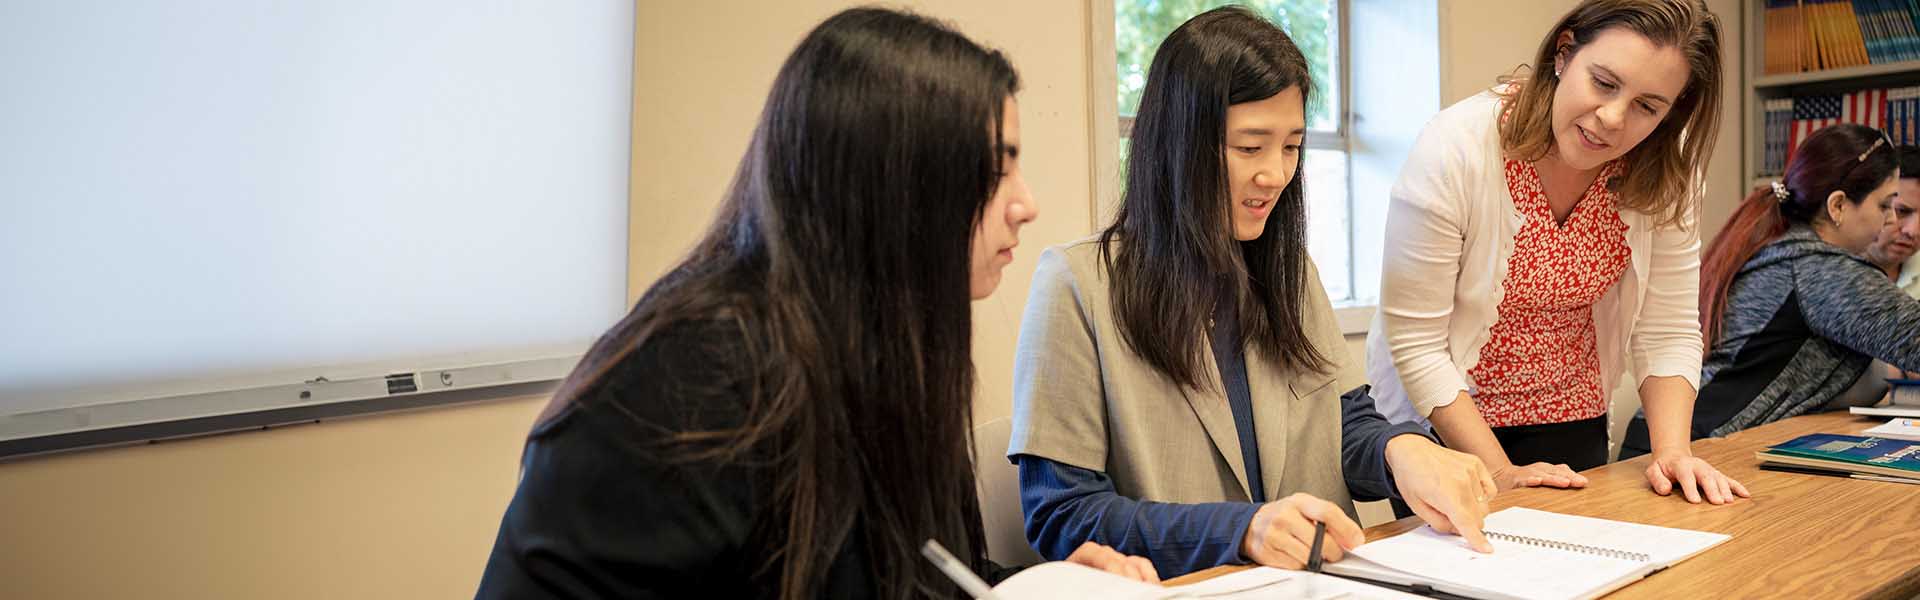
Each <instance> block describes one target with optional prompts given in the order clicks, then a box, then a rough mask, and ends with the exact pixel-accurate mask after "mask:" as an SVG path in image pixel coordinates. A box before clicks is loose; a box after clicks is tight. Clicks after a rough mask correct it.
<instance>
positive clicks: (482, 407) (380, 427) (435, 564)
mask: <svg viewBox="0 0 1920 600" xmlns="http://www.w3.org/2000/svg"><path fill="white" fill-rule="evenodd" d="M544 402H545V398H519V399H511V400H502V401H495V402H488V403H484V404H474V405H468V406H458V407H448V408H441V409H431V410H420V411H414V412H408V413H398V414H387V415H381V416H377V417H367V418H361V419H347V420H342V421H337V422H327V423H319V424H310V425H295V426H291V427H286V428H281V429H274V430H269V431H264V432H245V433H235V434H227V435H219V436H213V437H205V438H198V439H189V440H182V441H176V442H165V443H160V444H153V445H144V446H134V447H126V448H110V449H102V450H93V451H86V452H74V453H68V454H61V455H55V456H50V457H43V458H33V459H26V460H19V461H13V462H7V463H0V598H23V599H24V598H35V599H48V600H53V599H68V598H71V599H76V600H77V599H83V598H85V599H93V598H181V599H188V598H284V599H297V598H313V599H316V600H317V599H323V598H327V599H331V598H453V597H460V596H471V595H472V594H473V589H474V584H475V583H477V582H478V578H479V574H480V567H481V565H482V564H484V562H485V561H486V555H487V551H488V549H489V548H490V547H491V545H492V542H493V533H494V529H495V527H496V526H497V525H498V523H499V520H500V513H501V511H502V510H504V509H505V508H506V504H507V499H508V496H509V495H510V494H511V492H512V489H513V483H514V477H515V472H516V465H517V464H518V460H519V453H520V440H521V439H522V437H524V436H525V435H526V431H527V426H528V424H529V423H531V422H532V420H533V416H534V414H536V413H537V412H539V409H540V407H541V406H542V405H543V403H544Z"/></svg>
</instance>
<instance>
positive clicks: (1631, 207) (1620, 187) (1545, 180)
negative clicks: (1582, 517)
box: [1367, 0, 1747, 504]
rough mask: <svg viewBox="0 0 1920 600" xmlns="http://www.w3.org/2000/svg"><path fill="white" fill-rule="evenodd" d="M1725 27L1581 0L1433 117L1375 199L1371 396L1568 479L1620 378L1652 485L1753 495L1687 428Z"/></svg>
mask: <svg viewBox="0 0 1920 600" xmlns="http://www.w3.org/2000/svg"><path fill="white" fill-rule="evenodd" d="M1720 26H1721V25H1720V19H1719V17H1717V16H1715V15H1714V14H1713V13H1712V12H1711V11H1708V10H1707V7H1706V5H1705V3H1703V2H1701V1H1700V0H1585V1H1583V2H1581V3H1580V4H1579V5H1577V6H1575V7H1574V8H1573V9H1572V10H1570V11H1568V12H1567V14H1566V15H1565V16H1563V17H1561V19H1560V21H1559V22H1558V23H1557V24H1555V25H1554V26H1553V28H1552V29H1549V30H1547V32H1546V35H1545V36H1544V37H1543V39H1542V40H1541V42H1540V48H1539V50H1538V51H1537V52H1536V53H1535V55H1534V61H1533V63H1532V66H1531V69H1530V70H1529V71H1527V72H1525V73H1524V74H1519V75H1515V76H1512V77H1509V78H1507V79H1506V80H1505V81H1503V82H1502V84H1501V85H1499V86H1498V87H1495V88H1494V89H1491V90H1488V91H1486V92H1483V93H1481V94H1478V95H1475V96H1474V97H1472V98H1468V99H1466V100H1462V101H1460V102H1459V103H1456V104H1454V105H1453V106H1451V107H1448V108H1447V109H1445V110H1443V111H1441V112H1440V114H1439V115H1437V116H1435V117H1434V118H1433V120H1431V121H1429V122H1428V123H1427V126H1426V128H1425V129H1424V130H1423V131H1421V133H1420V137H1419V139H1418V140H1417V141H1416V142H1415V143H1414V149H1413V152H1412V153H1411V154H1410V155H1409V156H1408V157H1407V162H1406V163H1405V164H1404V165H1402V167H1401V169H1400V177H1399V180H1398V181H1397V182H1396V183H1395V184H1394V186H1393V192H1392V197H1391V198H1390V199H1389V205H1388V210H1387V230H1386V248H1385V250H1384V252H1383V253H1382V257H1381V274H1380V277H1381V280H1380V312H1379V313H1378V314H1377V315H1376V316H1375V318H1374V322H1373V327H1372V330H1371V331H1370V332H1369V333H1368V335H1367V354H1368V363H1367V378H1368V380H1370V381H1371V382H1372V383H1373V386H1374V391H1375V393H1376V394H1378V396H1377V397H1378V399H1379V402H1380V412H1381V413H1383V414H1385V415H1387V418H1388V419H1390V420H1393V421H1395V422H1426V423H1430V424H1431V426H1432V427H1433V429H1434V431H1435V432H1436V433H1438V434H1439V435H1440V439H1442V440H1444V441H1445V442H1446V444H1447V447H1449V448H1455V449H1459V450H1463V451H1466V452H1471V453H1473V454H1474V455H1476V456H1479V457H1480V459H1481V460H1484V461H1486V463H1487V466H1488V467H1489V468H1491V469H1493V472H1494V477H1495V478H1496V479H1497V480H1498V481H1499V482H1500V486H1501V487H1502V488H1503V489H1504V488H1512V487H1520V486H1538V485H1546V486H1553V487H1583V486H1585V485H1586V483H1587V480H1586V477H1585V476H1583V475H1581V474H1579V473H1578V471H1582V470H1586V469H1590V468H1593V467H1598V466H1600V465H1603V464H1606V462H1607V460H1608V436H1609V434H1610V427H1609V426H1608V423H1609V422H1610V418H1609V415H1608V413H1609V409H1610V406H1611V392H1612V390H1613V388H1614V386H1616V385H1617V384H1619V383H1620V380H1621V378H1622V377H1626V378H1629V381H1630V382H1631V383H1632V385H1634V386H1637V388H1638V390H1639V394H1640V400H1641V404H1642V406H1643V407H1644V409H1645V411H1646V414H1647V415H1648V417H1649V422H1650V423H1651V424H1652V425H1653V448H1654V452H1653V459H1652V460H1650V461H1649V462H1648V465H1647V467H1646V470H1645V472H1644V475H1645V477H1646V479H1647V483H1648V486H1649V487H1650V488H1651V489H1652V490H1653V492H1654V493H1656V494H1660V495H1667V494H1671V493H1674V492H1679V493H1680V495H1682V496H1683V497H1685V498H1686V499H1687V501H1688V502H1701V501H1703V500H1704V501H1706V502H1711V503H1714V504H1722V503H1726V502H1732V501H1734V500H1735V499H1736V497H1739V496H1746V495H1747V491H1746V488H1745V487H1744V486H1743V485H1741V484H1740V482H1738V481H1735V480H1733V479H1732V478H1730V477H1727V476H1726V475H1725V474H1723V473H1721V472H1720V471H1719V469H1716V468H1714V466H1713V465H1711V464H1708V463H1707V462H1706V461H1705V460H1702V459H1700V458H1699V457H1696V456H1694V455H1693V451H1692V450H1691V447H1690V446H1689V445H1688V438H1687V421H1688V419H1689V418H1690V417H1691V415H1692V407H1693V402H1694V394H1695V390H1697V389H1699V378H1700V348H1701V343H1700V328H1699V326H1698V315H1697V312H1696V300H1697V296H1698V294H1697V291H1698V290H1697V288H1696V286H1697V285H1698V283H1699V269H1700V235H1699V230H1698V228H1697V227H1695V225H1694V223H1693V219H1694V214H1695V211H1697V210H1698V206H1699V201H1700V198H1699V196H1700V189H1701V188H1700V173H1701V172H1703V171H1704V170H1705V168H1706V165H1707V160H1708V158H1709V157H1710V155H1711V154H1712V144H1713V139H1714V131H1715V129H1716V125H1717V123H1718V122H1719V115H1720V82H1721V73H1722V69H1721V64H1720Z"/></svg>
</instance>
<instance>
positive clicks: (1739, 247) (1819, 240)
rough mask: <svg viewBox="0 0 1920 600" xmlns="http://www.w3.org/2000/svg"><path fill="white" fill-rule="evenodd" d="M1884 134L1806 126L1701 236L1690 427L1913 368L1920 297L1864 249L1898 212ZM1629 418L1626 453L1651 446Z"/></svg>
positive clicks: (1734, 424)
mask: <svg viewBox="0 0 1920 600" xmlns="http://www.w3.org/2000/svg"><path fill="white" fill-rule="evenodd" d="M1895 153H1896V151H1895V149H1894V147H1893V145H1892V144H1891V143H1889V142H1888V141H1887V138H1886V135H1885V134H1883V133H1881V132H1880V131H1878V130H1875V129H1871V128H1868V127H1863V126H1860V125H1833V126H1829V127H1827V128H1825V129H1821V130H1819V131H1816V132H1814V133H1813V135H1811V136H1808V137H1807V140H1806V141H1805V142H1802V143H1801V145H1800V148H1799V149H1798V150H1796V151H1794V155H1793V160H1792V161H1790V162H1788V163H1787V174H1786V180H1785V181H1776V182H1773V184H1772V185H1770V186H1769V185H1763V186H1760V187H1756V188H1754V190H1753V193H1751V194H1748V195H1747V197H1746V199H1745V200H1744V201H1742V202H1741V204H1740V208H1739V209H1738V210H1736V211H1734V213H1733V217H1732V218H1730V219H1728V221H1727V225H1726V227H1723V228H1721V229H1720V233H1719V234H1718V235H1715V236H1714V238H1713V243H1712V244H1710V245H1708V246H1707V253H1706V258H1705V260H1704V264H1703V265H1702V267H1701V273H1700V315H1701V316H1702V319H1701V324H1702V326H1703V327H1702V328H1703V329H1705V330H1706V335H1707V339H1709V340H1712V344H1711V345H1709V346H1708V347H1707V355H1706V360H1705V363H1704V365H1703V367H1702V368H1701V373H1700V380H1701V382H1703V384H1704V385H1702V386H1701V388H1700V399H1699V401H1698V402H1696V403H1695V404H1694V410H1693V431H1692V434H1693V437H1694V438H1696V439H1698V438H1703V437H1720V436H1724V435H1727V434H1729V433H1733V432H1735V431H1740V430H1742V429H1746V428H1749V427H1753V426H1756V425H1763V424H1766V423H1771V422H1774V421H1778V420H1780V419H1785V418H1787V417H1793V416H1797V415H1802V414H1806V413H1808V412H1812V411H1814V410H1817V409H1819V408H1820V407H1822V406H1824V405H1826V404H1828V402H1829V401H1830V400H1832V399H1833V398H1834V397H1835V396H1836V395H1839V394H1840V393H1841V392H1843V391H1845V390H1846V389H1847V388H1848V387H1850V386H1852V385H1853V383H1854V382H1855V381H1856V380H1858V379H1859V378H1860V376H1861V374H1862V373H1863V372H1865V371H1866V369H1867V367H1868V363H1870V362H1872V359H1874V358H1878V359H1881V360H1884V361H1886V362H1888V363H1889V364H1892V365H1894V366H1896V367H1899V368H1902V369H1907V370H1920V301H1916V300H1914V299H1913V298H1912V297H1909V296H1907V294H1906V293H1905V292H1902V291H1900V289H1899V288H1896V287H1894V286H1893V280H1892V279H1891V278H1889V277H1887V274H1886V273H1885V272H1884V271H1881V270H1880V268H1879V267H1877V266H1875V265H1874V264H1873V263H1872V262H1869V261H1868V260H1867V259H1864V258H1861V257H1860V255H1861V254H1862V253H1863V252H1865V251H1866V249H1867V247H1868V246H1869V245H1871V244H1873V241H1874V239H1875V238H1877V237H1878V236H1879V234H1880V232H1881V230H1883V229H1885V228H1886V226H1887V223H1888V222H1889V221H1890V219H1891V218H1892V213H1891V212H1890V211H1889V208H1890V206H1891V205H1892V203H1893V196H1894V195H1895V194H1896V193H1898V190H1899V183H1898V181H1897V179H1898V178H1899V176H1900V168H1899V165H1900V163H1899V159H1898V157H1896V156H1895ZM1646 451H1647V450H1646V425H1645V422H1644V420H1642V419H1640V418H1638V417H1636V418H1635V419H1634V421H1633V422H1632V423H1631V424H1629V426H1628V429H1627V439H1626V443H1625V444H1624V445H1623V447H1622V449H1621V453H1622V454H1623V455H1625V454H1628V453H1634V454H1639V453H1644V452H1646Z"/></svg>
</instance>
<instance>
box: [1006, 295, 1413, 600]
mask: <svg viewBox="0 0 1920 600" xmlns="http://www.w3.org/2000/svg"><path fill="white" fill-rule="evenodd" d="M1222 316H1224V315H1216V319H1215V323H1214V327H1213V329H1214V331H1213V336H1212V337H1213V340H1212V341H1213V347H1214V358H1215V360H1216V361H1217V362H1218V366H1219V368H1220V373H1221V379H1222V383H1223V384H1224V387H1225V388H1226V392H1227V402H1228V404H1229V405H1230V406H1231V407H1232V410H1233V421H1234V428H1235V430H1236V431H1237V432H1238V433H1239V436H1240V452H1241V456H1243V457H1244V460H1245V461H1246V467H1247V468H1246V472H1247V484H1248V485H1247V489H1248V490H1250V491H1251V492H1252V493H1253V502H1209V503H1204V504H1171V503H1166V502H1151V501H1144V500H1138V499H1134V498H1128V497H1126V496H1122V495H1120V494H1119V492H1117V491H1115V490H1114V487H1113V480H1111V479H1109V478H1108V477H1107V474H1106V473H1102V472H1099V471H1094V470H1091V469H1082V468H1079V467H1075V466H1072V465H1067V464H1063V463H1059V462H1055V461H1053V460H1049V459H1046V458H1042V457H1038V456H1033V455H1030V454H1021V455H1016V456H1014V457H1013V461H1014V463H1015V464H1017V465H1019V468H1020V507H1021V509H1022V510H1024V511H1025V512H1026V517H1027V521H1026V529H1027V541H1028V542H1029V543H1031V544H1033V547H1034V549H1035V550H1038V551H1039V552H1040V555H1041V556H1043V557H1045V558H1046V559H1048V560H1062V559H1065V558H1066V557H1067V555H1069V554H1072V553H1073V550H1074V549H1075V548H1078V547H1079V546H1080V544H1081V543H1083V542H1087V541H1094V542H1099V543H1102V544H1106V545H1108V546H1112V547H1113V548H1114V549H1115V550H1118V551H1120V552H1121V553H1124V554H1131V555H1137V556H1144V557H1147V559H1149V560H1151V561H1153V566H1154V569H1155V570H1157V571H1159V573H1160V576H1161V577H1163V578H1165V577H1176V576H1179V575H1183V574H1186V573H1191V572H1194V571H1198V570H1201V569H1205V568H1208V567H1213V566H1217V565H1225V564H1242V563H1245V562H1247V561H1246V559H1245V558H1244V557H1242V556H1241V555H1240V544H1241V540H1242V539H1243V538H1244V537H1245V536H1246V533H1247V526H1248V524H1250V523H1252V522H1253V514H1254V513H1255V512H1257V511H1258V510H1259V509H1260V504H1261V503H1264V502H1266V501H1267V499H1266V498H1265V486H1264V485H1263V483H1264V482H1263V481H1262V480H1261V478H1260V453H1259V437H1258V435H1257V433H1258V432H1257V431H1255V430H1254V426H1253V395H1252V390H1251V389H1250V387H1249V385H1248V383H1247V366H1246V355H1245V353H1244V352H1243V348H1244V345H1243V344H1241V343H1240V340H1239V332H1238V330H1237V329H1238V328H1237V326H1235V325H1233V324H1232V323H1237V322H1238V319H1230V318H1219V317H1222ZM1223 324H1226V325H1223ZM1367 391H1368V388H1367V387H1366V386H1361V387H1359V388H1355V389H1354V390H1353V391H1350V392H1347V393H1346V394H1345V395H1343V396H1341V397H1340V446H1341V448H1340V458H1341V460H1340V463H1341V465H1340V466H1341V472H1342V474H1343V475H1344V477H1345V479H1346V482H1347V490H1348V493H1349V494H1351V495H1352V496H1353V497H1354V499H1356V500H1379V499H1382V498H1389V497H1391V498H1399V497H1400V494H1399V490H1398V489H1395V487H1394V485H1393V473H1392V472H1391V471H1390V470H1389V469H1388V468H1387V458H1386V448H1387V440H1390V439H1392V438H1394V437H1396V436H1399V435H1403V434H1415V435H1421V436H1426V437H1427V438H1428V439H1433V436H1432V434H1429V433H1428V432H1427V431H1426V430H1425V429H1424V428H1422V427H1420V425H1419V424H1417V423H1399V424H1394V423H1389V422H1387V419H1386V417H1384V416H1381V415H1380V412H1379V411H1378V410H1376V409H1375V408H1374V405H1373V398H1372V397H1371V396H1369V395H1368V394H1367ZM1436 441H1437V440H1436Z"/></svg>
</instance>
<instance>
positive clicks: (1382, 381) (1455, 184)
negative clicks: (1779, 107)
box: [1367, 92, 1702, 422]
mask: <svg viewBox="0 0 1920 600" xmlns="http://www.w3.org/2000/svg"><path fill="white" fill-rule="evenodd" d="M1499 110H1500V100H1499V98H1498V97H1497V96H1495V95H1494V94H1493V93H1492V92H1483V93H1481V94H1479V95H1477V96H1474V97H1472V98H1468V99H1466V100H1462V101H1460V103H1458V104H1455V105H1453V106H1451V107H1448V108H1447V109H1446V110H1443V111H1440V114H1438V115H1436V116H1435V117H1434V118H1433V120H1432V121H1429V122H1428V123H1427V126H1426V128H1425V129H1424V130H1422V131H1421V132H1420V138H1419V139H1418V140H1417V141H1416V142H1415V143H1414V146H1413V151H1412V153H1411V154H1410V155H1409V156H1408V157H1407V162H1406V165H1405V166H1403V167H1401V169H1400V179H1399V181H1397V182H1395V183H1394V186H1393V194H1392V198H1391V204H1390V205H1389V208H1388V210H1387V230H1386V248H1385V251H1384V253H1383V254H1384V255H1383V256H1382V257H1381V273H1380V310H1379V312H1377V313H1375V314H1374V318H1373V326H1372V328H1371V330H1370V331H1368V333H1367V380H1368V382H1369V383H1371V384H1373V394H1374V398H1375V402H1376V403H1377V405H1378V406H1379V408H1380V412H1381V413H1382V414H1384V415H1386V417H1387V418H1388V419H1389V420H1391V421H1394V422H1406V421H1416V420H1418V421H1423V422H1424V421H1425V420H1426V416H1427V415H1428V414H1430V413H1432V412H1433V409H1434V408H1437V407H1441V406H1446V405H1448V404H1451V403H1453V401H1454V399H1455V398H1456V397H1457V396H1458V394H1459V393H1460V392H1462V391H1468V392H1472V391H1473V390H1474V388H1473V384H1472V381H1471V380H1470V378H1469V377H1468V375H1467V371H1468V370H1469V369H1472V368H1473V366H1474V364H1475V363H1476V362H1478V361H1479V360H1480V349H1481V348H1482V347H1484V346H1485V345H1486V343H1487V338H1488V331H1489V330H1490V329H1491V328H1492V326H1493V322H1494V321H1495V320H1496V319H1497V318H1499V314H1498V307H1499V306H1500V300H1501V298H1502V297H1503V296H1504V295H1505V293H1504V286H1502V285H1501V282H1502V281H1504V280H1505V279H1506V276H1507V259H1508V257H1509V256H1510V255H1512V253H1513V238H1514V235H1515V234H1516V233H1518V232H1519V231H1520V226H1521V224H1522V223H1523V220H1524V218H1523V217H1522V216H1521V215H1520V213H1519V212H1517V211H1515V210H1514V208H1513V196H1512V194H1511V193H1509V192H1508V191H1507V181H1506V171H1505V167H1506V159H1505V157H1504V155H1503V154H1502V152H1501V150H1500V133H1499V130H1498V128H1497V127H1495V123H1496V118H1497V116H1498V111H1499ZM1625 176H1627V177H1632V176H1634V174H1633V173H1627V174H1625ZM1695 180H1696V185H1695V187H1694V190H1695V192H1694V193H1695V198H1693V199H1692V200H1693V201H1692V206H1693V207H1695V208H1694V209H1693V210H1697V207H1698V206H1699V199H1700V198H1699V196H1700V195H1701V193H1702V189H1701V186H1700V185H1699V184H1698V180H1699V178H1698V177H1696V178H1695ZM1693 210H1689V211H1688V213H1687V216H1686V222H1685V223H1683V224H1682V225H1681V226H1678V227H1675V226H1666V227H1656V226H1655V225H1654V222H1655V218H1654V217H1652V216H1650V215H1646V214H1642V213H1640V212H1639V211H1634V210H1623V211H1621V212H1620V218H1621V219H1622V220H1624V221H1626V223H1627V234H1626V235H1627V247H1628V248H1629V249H1630V250H1632V252H1633V259H1632V262H1631V263H1629V264H1628V265H1627V270H1626V272H1625V273H1622V274H1621V276H1620V279H1619V281H1618V282H1616V283H1615V284H1614V285H1613V287H1612V288H1609V289H1608V290H1607V292H1606V294H1604V295H1602V296H1601V297H1600V300H1599V301H1598V302H1596V303H1595V304H1594V306H1593V320H1594V328H1595V331H1596V332H1597V334H1598V340H1597V347H1596V348H1597V350H1598V353H1599V357H1600V376H1601V379H1600V381H1601V385H1602V387H1603V389H1607V390H1611V389H1613V386H1614V385H1616V384H1617V383H1618V382H1619V380H1620V376H1621V374H1622V373H1623V370H1625V369H1631V373H1632V375H1633V381H1634V382H1635V383H1636V384H1637V383H1638V382H1641V381H1643V380H1644V379H1645V378H1647V377H1650V376H1678V377H1685V378H1686V380H1687V382H1688V383H1690V384H1692V385H1693V387H1694V389H1696V390H1698V389H1699V388H1700V359H1701V341H1700V318H1699V313H1700V309H1699V296H1700V232H1699V231H1698V230H1697V229H1695V228H1694V226H1693V219H1694V216H1693Z"/></svg>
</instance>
